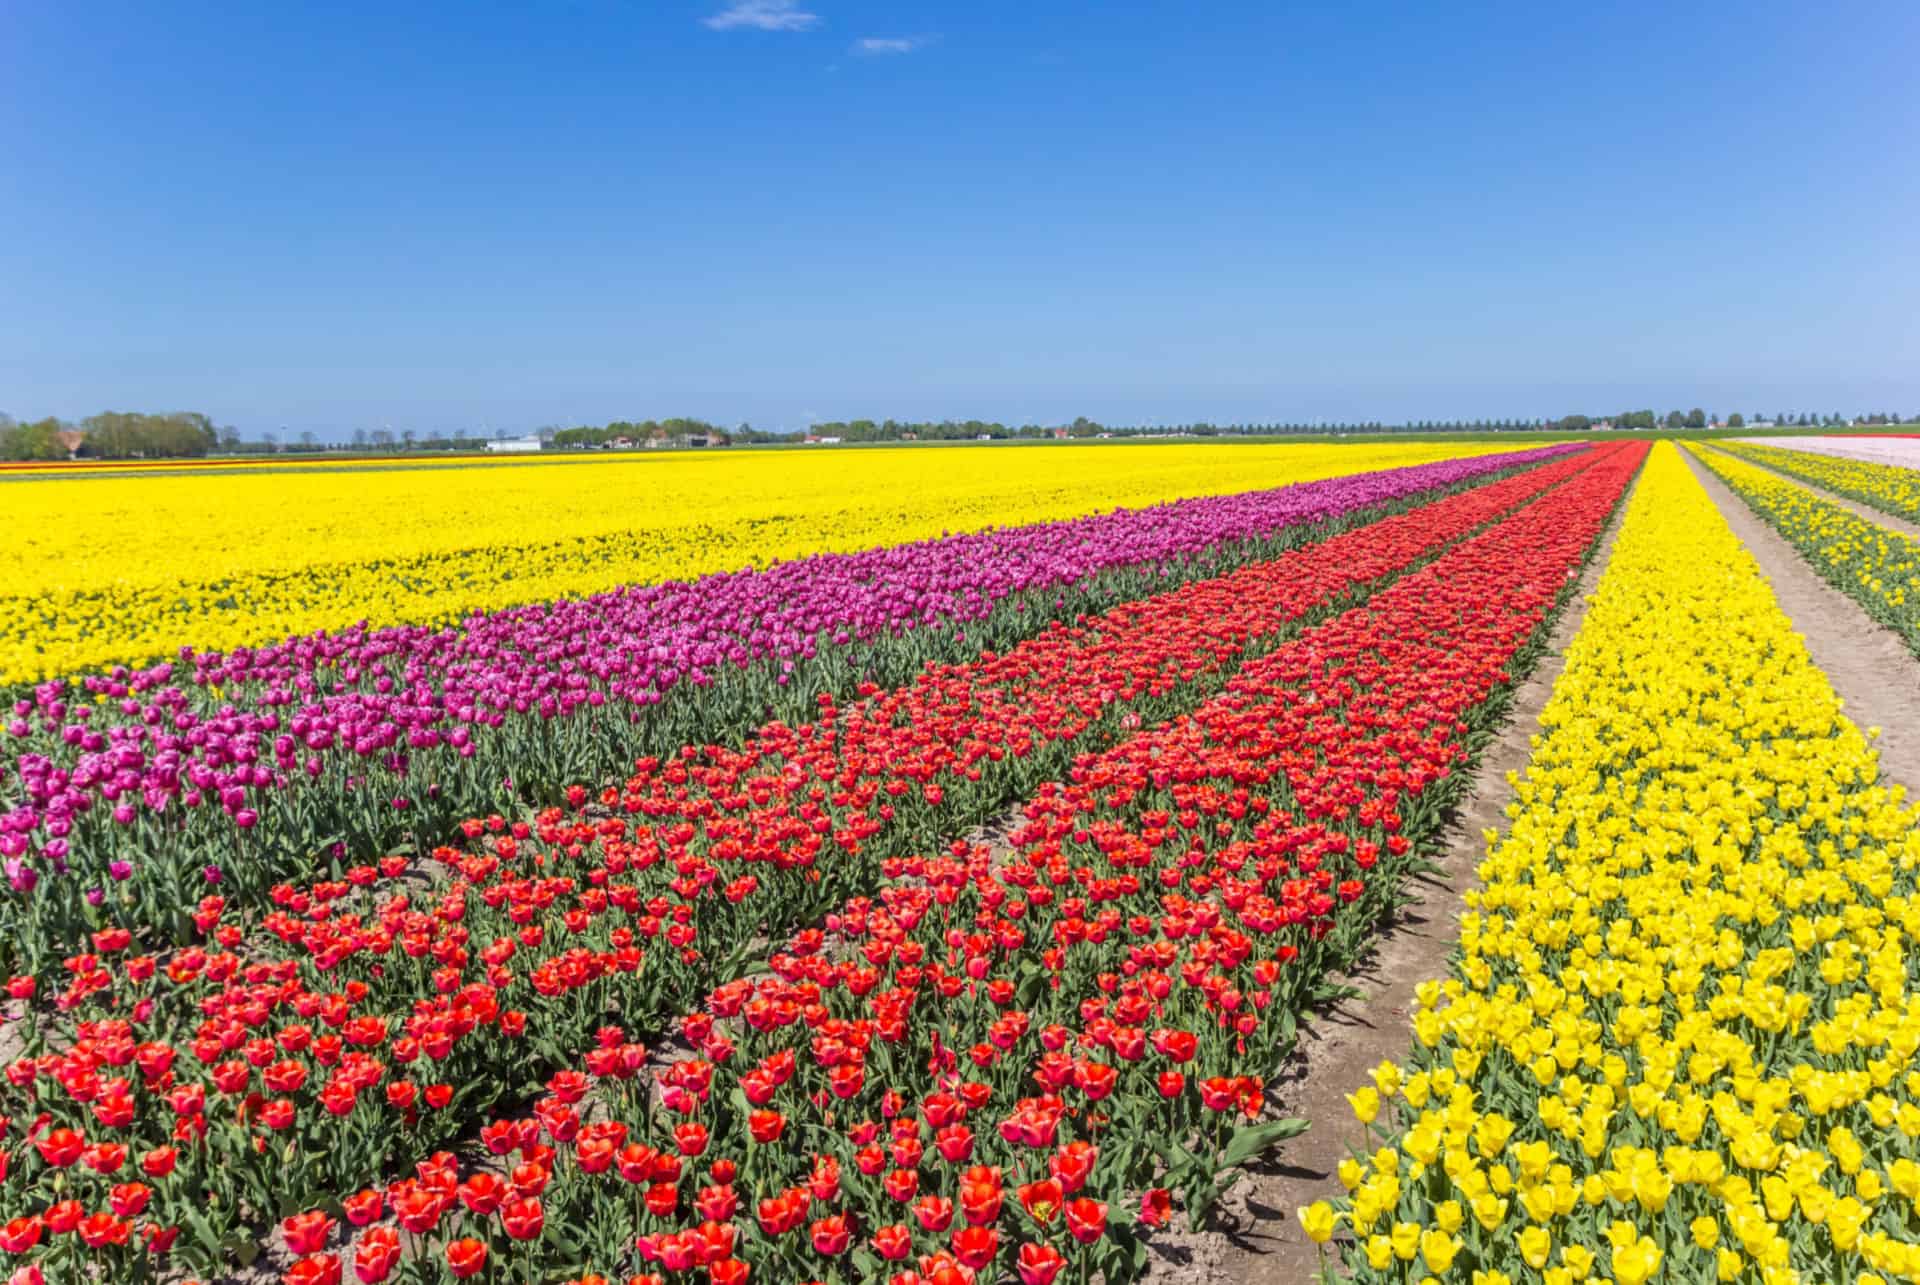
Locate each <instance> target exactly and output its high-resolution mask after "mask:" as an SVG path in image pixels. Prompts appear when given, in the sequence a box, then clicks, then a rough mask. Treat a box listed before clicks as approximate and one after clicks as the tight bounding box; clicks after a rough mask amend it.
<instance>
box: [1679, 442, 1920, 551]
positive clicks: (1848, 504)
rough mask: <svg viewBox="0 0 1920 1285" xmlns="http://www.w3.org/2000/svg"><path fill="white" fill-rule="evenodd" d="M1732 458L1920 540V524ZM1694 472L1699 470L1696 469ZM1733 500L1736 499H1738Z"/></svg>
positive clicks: (1758, 463) (1768, 466)
mask: <svg viewBox="0 0 1920 1285" xmlns="http://www.w3.org/2000/svg"><path fill="white" fill-rule="evenodd" d="M1733 458H1734V459H1737V460H1739V461H1740V462H1741V463H1743V464H1751V465H1753V466H1754V467H1755V468H1758V469H1765V470H1766V471H1767V472H1769V473H1771V474H1773V475H1774V476H1775V477H1777V478H1779V479H1780V480H1781V481H1783V482H1791V483H1793V484H1794V485H1795V486H1804V487H1806V488H1807V490H1809V491H1812V492H1813V493H1814V494H1815V495H1817V496H1819V497H1820V498H1821V499H1823V500H1825V501H1826V502H1827V503H1828V504H1831V505H1834V506H1836V507H1838V508H1842V509H1845V510H1846V511H1847V512H1849V513H1851V514H1853V515H1854V516H1855V517H1857V518H1864V519H1866V520H1867V521H1868V522H1871V523H1873V524H1874V525H1875V526H1883V527H1885V528H1886V529H1887V530H1889V531H1898V532H1899V533H1900V534H1901V535H1904V536H1906V537H1907V538H1908V539H1910V540H1920V524H1915V523H1913V522H1909V521H1907V520H1906V519H1905V518H1901V517H1895V516H1894V515H1893V514H1891V513H1883V512H1882V511H1880V510H1879V509H1876V508H1874V507H1873V506H1872V505H1871V504H1862V503H1861V502H1860V501H1858V500H1854V499H1849V498H1848V497H1847V496H1844V495H1841V494H1839V493H1838V492H1836V491H1829V490H1828V489H1827V488H1826V487H1824V486H1821V485H1820V484H1819V483H1818V482H1809V481H1808V480H1807V479H1806V478H1804V477H1796V476H1794V475H1793V474H1792V473H1788V472H1784V471H1783V470H1781V469H1777V468H1775V467H1773V465H1771V464H1769V463H1767V462H1766V461H1765V460H1759V459H1754V458H1753V457H1752V456H1750V455H1736V456H1734V457H1733ZM1696 471H1699V470H1697V469H1696ZM1735 498H1736V499H1737V498H1738V497H1735ZM1740 507H1741V508H1742V510H1745V508H1746V506H1745V505H1744V504H1742V505H1741V506H1740ZM1754 556H1755V557H1759V556H1760V555H1759V554H1755V555H1754Z"/></svg>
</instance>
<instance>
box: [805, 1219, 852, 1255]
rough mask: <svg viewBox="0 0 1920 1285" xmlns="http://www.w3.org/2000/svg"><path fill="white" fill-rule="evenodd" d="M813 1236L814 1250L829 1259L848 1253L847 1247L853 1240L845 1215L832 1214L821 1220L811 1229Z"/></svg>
mask: <svg viewBox="0 0 1920 1285" xmlns="http://www.w3.org/2000/svg"><path fill="white" fill-rule="evenodd" d="M809 1230H810V1231H811V1233H812V1235H813V1248H814V1250H815V1251H816V1252H818V1253H821V1254H825V1255H826V1256H828V1257H829V1258H831V1257H834V1256H835V1255H838V1254H842V1253H845V1252H846V1248H847V1245H848V1244H849V1243H850V1242H851V1241H852V1239H853V1233H852V1232H851V1231H850V1230H849V1229H848V1227H847V1218H846V1215H845V1214H832V1215H829V1216H828V1217H826V1218H822V1219H820V1220H819V1221H818V1222H816V1223H814V1224H813V1226H812V1227H811V1228H810V1229H809Z"/></svg>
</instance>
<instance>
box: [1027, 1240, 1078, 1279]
mask: <svg viewBox="0 0 1920 1285" xmlns="http://www.w3.org/2000/svg"><path fill="white" fill-rule="evenodd" d="M1017 1265H1018V1267H1019V1269H1020V1280H1021V1285H1053V1278H1054V1277H1056V1276H1058V1275H1059V1274H1060V1272H1061V1269H1062V1268H1064V1267H1065V1266H1066V1265H1067V1260H1066V1258H1065V1257H1064V1256H1063V1255H1062V1254H1061V1253H1060V1251H1059V1250H1057V1249H1055V1248H1054V1247H1053V1246H1052V1245H1036V1244H1032V1243H1028V1244H1025V1245H1022V1246H1020V1257H1019V1260H1018V1264H1017Z"/></svg>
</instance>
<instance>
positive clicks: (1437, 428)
mask: <svg viewBox="0 0 1920 1285" xmlns="http://www.w3.org/2000/svg"><path fill="white" fill-rule="evenodd" d="M1915 421H1920V415H1914V416H1901V415H1896V414H1893V413H1890V412H1885V411H1879V412H1874V413H1872V414H1862V415H1855V416H1853V417H1851V418H1848V417H1845V416H1842V415H1840V414H1838V413H1830V414H1824V415H1823V414H1817V413H1813V412H1804V411H1803V412H1798V413H1796V412H1791V411H1782V412H1780V413H1778V414H1776V415H1773V416H1763V415H1759V414H1755V415H1751V416H1749V415H1744V414H1741V413H1738V412H1736V413H1734V414H1732V415H1729V416H1727V417H1726V419H1725V420H1724V421H1723V420H1722V419H1721V417H1720V416H1719V415H1718V414H1717V413H1709V412H1708V411H1706V410H1703V409H1701V408H1700V407H1694V408H1693V409H1691V410H1686V411H1681V410H1671V411H1668V412H1667V413H1666V414H1665V415H1657V414H1655V413H1654V412H1653V411H1651V410H1634V411H1623V412H1621V413H1619V414H1616V415H1601V416H1589V415H1567V416H1563V417H1561V418H1559V419H1547V420H1529V419H1476V420H1461V419H1455V420H1415V421H1409V422H1408V423H1405V424H1387V423H1384V422H1382V421H1379V420H1358V421H1328V420H1315V421H1287V422H1282V421H1271V422H1266V423H1231V424H1215V423H1211V422H1208V421H1204V420H1201V421H1195V422H1193V423H1187V424H1171V425H1106V424H1102V423H1100V422H1098V421H1096V420H1092V419H1088V418H1087V417H1086V416H1084V415H1083V416H1080V417H1079V418H1077V419H1075V420H1074V421H1073V422H1072V423H1070V424H1064V425H1042V424H1021V425H1017V426H1010V425H1007V424H1003V423H1000V422H999V421H997V420H980V419H966V420H953V419H947V420H896V419H883V420H871V419H853V420H830V421H822V422H817V423H815V424H813V425H812V426H810V427H809V428H806V429H796V430H791V431H770V430H765V429H757V428H755V427H753V425H751V424H746V423H742V424H740V425H738V426H737V427H734V428H723V427H721V426H720V425H718V424H714V423H711V422H709V421H707V420H703V419H696V418H691V417H684V416H682V417H672V418H668V419H662V420H652V419H648V420H613V421H611V422H609V423H607V424H602V425H579V426H575V427H571V428H561V427H557V426H554V427H548V428H543V429H541V430H539V432H538V436H539V437H540V438H541V440H542V442H543V444H544V445H545V447H546V448H547V449H552V450H583V449H602V448H607V447H609V446H613V445H615V444H632V445H645V444H646V443H647V442H649V441H655V442H658V443H660V444H665V445H683V444H686V443H688V442H689V441H696V442H697V441H704V442H706V443H707V444H710V445H716V446H724V445H728V444H732V443H739V444H756V443H758V444H772V443H795V442H804V441H807V440H820V439H830V440H836V441H841V442H911V441H921V442H956V441H978V440H988V441H1013V440H1042V439H1048V438H1055V437H1066V438H1081V439H1084V438H1098V437H1116V438H1118V437H1167V436H1191V437H1223V436H1225V437H1253V436H1260V437H1267V436H1272V437H1285V436H1304V435H1310V434H1327V433H1506V432H1539V431H1541V430H1548V431H1557V432H1584V431H1588V430H1590V429H1594V428H1603V427H1611V428H1615V429H1628V430H1641V431H1652V430H1658V429H1662V428H1667V429H1676V430H1684V429H1704V428H1708V427H1719V426H1724V427H1727V428H1743V427H1751V426H1778V427H1795V428H1836V427H1844V426H1847V425H1849V424H1852V425H1856V426H1886V425H1892V424H1902V423H1912V422H1915ZM507 436H508V434H507V433H505V432H504V431H503V432H498V433H494V434H492V438H493V439H495V440H497V439H500V438H504V437H507ZM488 441H489V437H488V435H486V434H473V433H459V434H446V433H438V432H434V433H416V432H415V431H413V430H411V429H409V430H404V431H402V432H400V433H398V434H396V433H395V432H394V431H393V430H391V429H371V430H369V429H355V430H354V432H353V434H352V436H351V438H350V439H349V440H348V441H346V442H323V441H322V440H321V439H320V438H319V437H318V436H317V435H316V434H314V433H312V432H303V433H300V434H298V435H292V434H289V435H287V440H284V441H283V440H281V435H279V434H275V433H262V434H260V435H259V436H258V437H257V438H252V439H247V438H243V437H242V436H241V434H240V432H239V430H237V429H235V428H233V427H232V426H230V425H216V424H215V423H214V422H213V420H212V419H210V418H209V417H208V416H206V415H203V414H200V413H199V412H197V411H175V412H170V413H166V414H142V413H139V412H129V411H103V412H101V413H100V414H98V415H90V416H88V417H87V418H85V419H83V420H81V421H80V422H79V423H77V424H75V423H70V422H68V421H65V420H61V419H55V418H46V419H39V420H33V421H29V422H25V423H19V422H16V421H14V420H13V419H12V417H10V416H7V415H0V460H11V461H34V460H64V459H69V458H77V459H101V460H118V459H192V458H198V457H202V456H208V455H274V454H309V453H315V452H323V451H324V452H341V453H346V452H371V453H377V454H390V453H393V452H395V451H415V450H423V451H477V450H483V449H485V447H486V445H487V442H488Z"/></svg>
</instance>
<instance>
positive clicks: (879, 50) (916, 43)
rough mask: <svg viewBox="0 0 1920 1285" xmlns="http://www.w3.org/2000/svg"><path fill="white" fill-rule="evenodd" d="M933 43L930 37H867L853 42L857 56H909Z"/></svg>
mask: <svg viewBox="0 0 1920 1285" xmlns="http://www.w3.org/2000/svg"><path fill="white" fill-rule="evenodd" d="M932 43H933V37H931V36H867V37H865V38H863V39H860V40H856V41H854V42H853V52H855V53H857V54H870V55H881V54H910V53H912V52H913V51H914V50H916V49H924V48H926V47H927V46H928V45H930V44H932Z"/></svg>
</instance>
